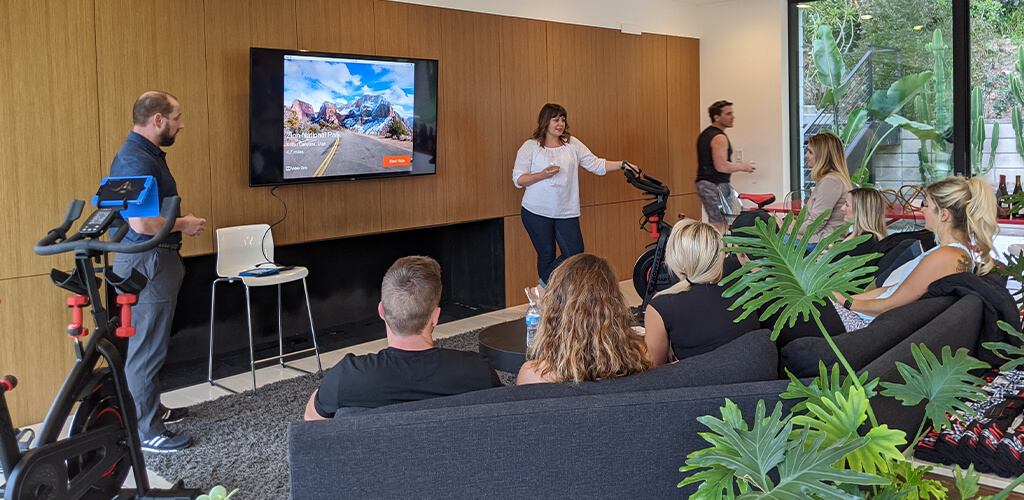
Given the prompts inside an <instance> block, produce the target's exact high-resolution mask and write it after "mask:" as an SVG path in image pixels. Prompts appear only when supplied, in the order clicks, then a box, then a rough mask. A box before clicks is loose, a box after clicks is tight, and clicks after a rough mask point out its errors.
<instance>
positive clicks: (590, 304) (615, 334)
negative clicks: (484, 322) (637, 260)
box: [526, 253, 651, 382]
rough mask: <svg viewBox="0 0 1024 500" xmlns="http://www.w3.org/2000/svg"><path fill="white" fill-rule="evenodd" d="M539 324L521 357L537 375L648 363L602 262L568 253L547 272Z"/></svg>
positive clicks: (563, 377) (588, 373)
mask: <svg viewBox="0 0 1024 500" xmlns="http://www.w3.org/2000/svg"><path fill="white" fill-rule="evenodd" d="M541 307H542V308H543V310H542V312H541V317H540V326H539V327H538V328H537V334H536V336H535V337H534V339H533V343H532V344H530V347H528V348H527V349H526V359H529V360H533V361H535V362H536V364H537V366H538V367H539V369H540V375H541V376H542V377H543V376H545V375H546V374H548V373H553V374H554V377H553V378H554V379H555V380H556V381H559V382H563V381H572V382H584V381H592V380H599V379H606V378H615V377H624V376H626V375H632V374H634V373H640V372H642V371H644V370H647V369H648V368H650V367H651V360H650V357H649V356H648V355H647V344H646V343H645V342H644V339H643V337H641V336H640V335H638V334H637V333H636V332H635V331H634V330H633V328H632V327H633V316H632V314H631V313H630V310H629V305H628V304H627V303H626V298H625V297H624V296H623V295H622V291H620V290H619V280H618V278H617V277H616V276H615V271H613V270H612V268H611V266H610V265H608V261H606V260H604V259H602V258H600V257H598V256H596V255H591V254H586V253H583V254H578V255H573V256H572V257H569V258H568V259H566V260H565V262H563V263H562V264H561V265H559V266H558V267H557V268H555V270H554V271H553V272H552V273H551V279H550V280H549V282H548V289H547V292H546V293H545V294H544V297H543V298H542V299H541Z"/></svg>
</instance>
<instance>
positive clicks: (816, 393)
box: [779, 361, 878, 414]
mask: <svg viewBox="0 0 1024 500" xmlns="http://www.w3.org/2000/svg"><path fill="white" fill-rule="evenodd" d="M786 375H788V376H789V386H788V387H786V392H783V393H782V394H780V395H779V397H781V398H782V399H803V400H804V401H801V402H799V403H797V404H796V406H794V407H793V409H792V410H790V411H791V412H792V413H793V414H799V413H801V412H803V411H804V410H806V409H807V405H809V404H814V405H818V406H821V405H822V400H823V399H832V397H833V396H832V395H833V394H836V393H840V392H841V393H843V394H848V393H849V392H850V388H852V387H856V385H855V384H854V383H853V379H852V378H851V377H850V376H849V375H846V376H845V377H843V376H840V373H839V365H838V364H834V365H832V376H831V377H830V376H829V372H828V371H827V369H826V368H825V362H824V361H818V376H817V377H815V378H814V380H812V381H811V383H810V384H808V385H804V384H803V382H801V381H800V379H798V378H796V376H795V375H793V374H792V373H791V372H790V371H789V370H788V369H787V370H786ZM858 379H859V382H860V386H861V387H862V388H864V395H865V396H867V398H868V399H871V398H872V397H874V396H875V394H876V392H875V387H877V386H878V379H877V378H876V379H874V380H872V381H870V382H868V374H867V372H864V373H862V374H860V376H859V377H858Z"/></svg>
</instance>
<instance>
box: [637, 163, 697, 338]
mask: <svg viewBox="0 0 1024 500" xmlns="http://www.w3.org/2000/svg"><path fill="white" fill-rule="evenodd" d="M623 163H625V162H623ZM624 166H629V167H631V168H633V169H636V173H634V172H633V170H631V169H629V168H623V169H622V172H623V174H625V176H626V182H628V183H630V184H631V185H633V187H635V188H637V189H639V190H641V191H643V192H644V193H645V194H646V195H648V198H647V199H648V200H650V203H648V204H646V205H644V207H643V209H642V210H643V216H642V217H641V219H640V228H641V229H643V230H644V231H646V232H649V233H650V234H651V238H654V239H656V240H657V241H655V242H654V243H651V244H649V245H647V250H646V251H645V252H644V253H642V254H640V257H639V258H638V259H637V260H636V264H634V265H633V287H634V288H635V289H636V293H637V294H639V295H640V296H641V297H643V302H642V303H641V304H640V307H639V308H635V307H634V308H631V309H632V311H633V315H634V316H635V317H636V319H637V321H638V322H639V323H640V324H641V325H643V324H644V313H645V312H646V311H647V304H649V303H650V302H651V298H653V297H654V294H655V293H657V292H659V291H661V290H664V289H666V288H668V287H670V286H672V284H674V283H676V282H678V281H679V279H678V278H676V277H675V275H673V274H672V273H670V272H668V269H666V268H665V245H666V244H667V243H668V235H669V233H670V232H671V231H672V225H671V224H669V223H667V222H665V205H666V202H667V201H668V195H669V189H668V186H666V185H664V184H662V182H661V181H659V180H658V179H655V178H654V177H651V176H650V175H647V174H645V173H643V171H642V170H640V168H639V167H636V166H634V165H630V164H628V163H625V165H624ZM683 217H684V215H683V214H679V218H680V219H682V218H683ZM656 262H657V263H658V265H654V263H656Z"/></svg>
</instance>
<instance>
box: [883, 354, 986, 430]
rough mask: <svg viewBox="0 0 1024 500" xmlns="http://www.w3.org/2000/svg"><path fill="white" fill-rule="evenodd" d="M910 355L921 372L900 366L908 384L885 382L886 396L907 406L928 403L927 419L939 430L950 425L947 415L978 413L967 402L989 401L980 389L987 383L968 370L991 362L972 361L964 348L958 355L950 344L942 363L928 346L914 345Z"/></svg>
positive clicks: (983, 366) (926, 407)
mask: <svg viewBox="0 0 1024 500" xmlns="http://www.w3.org/2000/svg"><path fill="white" fill-rule="evenodd" d="M910 352H911V353H912V354H913V356H914V361H915V362H916V363H917V367H918V369H917V370H915V369H913V368H911V367H910V366H907V365H906V364H904V363H896V368H897V369H898V370H899V372H900V375H902V376H903V380H904V381H905V382H906V383H904V384H896V383H892V382H882V387H885V390H884V391H882V395H883V396H889V397H892V398H896V399H898V400H900V401H902V402H903V405H904V406H917V404H918V403H920V402H921V401H922V400H928V404H926V405H925V409H924V411H925V417H926V418H927V419H928V420H930V421H931V423H932V428H934V429H936V430H938V429H939V428H940V427H941V426H943V425H946V426H949V425H950V423H949V418H948V417H947V416H946V414H947V413H949V414H952V413H956V412H958V411H959V412H963V413H965V414H967V415H974V414H975V411H974V409H973V408H971V407H970V406H969V405H968V404H967V403H966V402H965V401H980V400H983V399H985V398H986V397H987V395H986V394H985V391H984V390H982V389H981V387H980V386H983V385H985V381H983V380H982V379H980V378H978V377H975V376H974V375H971V374H970V373H968V371H970V370H975V369H980V368H988V363H985V362H983V361H979V360H977V359H974V358H972V357H971V356H970V355H969V354H968V353H967V349H964V348H960V349H958V350H957V351H956V355H955V356H954V355H953V354H952V350H951V349H950V348H949V346H948V345H947V346H943V347H942V361H941V362H940V361H939V360H938V359H937V358H936V357H935V355H934V354H932V352H931V351H930V350H928V347H927V346H925V345H924V344H911V345H910Z"/></svg>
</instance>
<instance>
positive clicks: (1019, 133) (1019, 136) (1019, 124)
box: [1010, 106, 1024, 158]
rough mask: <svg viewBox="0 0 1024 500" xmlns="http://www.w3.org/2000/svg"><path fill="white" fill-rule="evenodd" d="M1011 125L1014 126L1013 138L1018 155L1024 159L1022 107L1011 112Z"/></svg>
mask: <svg viewBox="0 0 1024 500" xmlns="http://www.w3.org/2000/svg"><path fill="white" fill-rule="evenodd" d="M1010 124H1011V125H1012V126H1013V137H1014V139H1015V140H1016V146H1017V154H1018V155H1020V157H1021V158H1024V119H1022V118H1021V112H1020V106H1014V107H1013V109H1011V110H1010Z"/></svg>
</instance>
